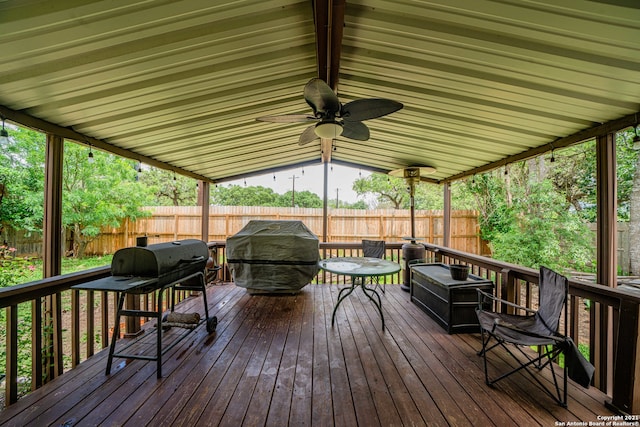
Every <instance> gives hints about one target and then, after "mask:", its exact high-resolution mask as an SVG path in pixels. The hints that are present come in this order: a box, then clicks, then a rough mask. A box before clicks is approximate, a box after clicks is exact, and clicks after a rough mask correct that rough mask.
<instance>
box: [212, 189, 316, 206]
mask: <svg viewBox="0 0 640 427" xmlns="http://www.w3.org/2000/svg"><path fill="white" fill-rule="evenodd" d="M211 193H212V194H211V203H212V204H214V205H220V206H279V207H288V206H291V205H292V203H294V204H295V206H297V207H301V208H320V207H322V199H321V198H320V197H319V196H318V195H317V194H315V193H312V192H310V191H307V190H305V191H296V192H295V194H293V193H292V192H291V191H287V192H286V193H284V194H278V193H276V192H275V191H273V190H272V189H271V188H266V187H262V186H255V187H254V186H251V187H243V186H240V185H230V186H229V187H224V186H222V185H220V186H217V187H215V188H213V189H212V192H211Z"/></svg>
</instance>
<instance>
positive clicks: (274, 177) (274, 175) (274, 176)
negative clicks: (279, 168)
mask: <svg viewBox="0 0 640 427" xmlns="http://www.w3.org/2000/svg"><path fill="white" fill-rule="evenodd" d="M273 180H274V181H275V180H276V174H275V173H274V174H273Z"/></svg>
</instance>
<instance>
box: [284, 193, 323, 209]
mask: <svg viewBox="0 0 640 427" xmlns="http://www.w3.org/2000/svg"><path fill="white" fill-rule="evenodd" d="M292 200H293V201H294V202H295V206H296V207H299V208H321V207H322V199H321V198H320V196H318V195H317V194H316V193H312V192H311V191H308V190H303V191H296V193H295V196H294V195H293V192H292V191H287V192H286V193H284V194H283V195H282V196H281V197H280V200H279V205H278V206H282V207H285V206H291V201H292Z"/></svg>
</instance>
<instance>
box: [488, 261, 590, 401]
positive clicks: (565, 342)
mask: <svg viewBox="0 0 640 427" xmlns="http://www.w3.org/2000/svg"><path fill="white" fill-rule="evenodd" d="M568 288H569V282H568V280H567V278H566V277H564V276H562V275H560V274H558V273H556V272H554V271H553V270H550V269H548V268H546V267H540V283H539V297H540V303H539V307H538V310H537V311H536V310H531V309H529V308H526V307H522V306H519V305H517V304H513V303H511V302H508V301H505V300H501V299H499V298H496V297H494V296H493V295H491V294H487V293H486V292H483V291H481V290H478V298H479V304H478V308H477V309H476V313H477V315H478V320H479V322H480V331H481V334H482V350H480V351H479V352H478V354H479V355H481V356H482V357H483V359H484V372H485V381H486V383H487V385H490V386H491V385H493V384H495V383H496V382H498V381H500V380H502V379H503V378H506V377H508V376H510V375H511V374H513V373H516V372H519V371H521V370H525V371H527V372H528V373H529V374H530V375H531V377H532V378H533V379H534V380H535V381H536V382H537V383H538V384H539V385H540V386H541V387H542V389H543V390H544V391H545V392H546V393H547V394H549V396H551V397H552V398H553V399H554V400H555V401H556V402H558V403H559V404H560V405H561V406H564V407H566V406H567V371H568V369H569V376H570V377H571V378H572V379H574V380H576V381H577V382H578V383H579V384H581V385H582V386H584V387H588V385H589V382H590V381H591V377H592V376H593V366H592V365H591V364H590V363H589V362H588V361H587V360H586V359H584V357H583V356H582V355H581V354H580V352H579V351H578V349H577V347H576V345H575V344H574V343H573V341H572V340H571V338H569V337H567V313H566V310H563V308H564V306H565V303H566V301H567V296H568ZM489 301H493V302H495V307H501V306H502V304H506V305H508V306H511V307H514V308H516V312H525V313H526V314H523V315H520V314H504V313H496V312H492V311H487V310H486V309H487V307H491V306H493V304H491V303H488V302H489ZM519 310H520V311H519ZM563 312H564V322H562V326H563V333H560V332H558V329H559V327H560V325H561V322H560V316H561V315H562V313H563ZM492 340H493V341H495V342H494V343H492V345H490V343H491V342H492ZM533 346H535V347H537V348H538V352H537V354H534V353H533V351H531V350H530V349H529V350H526V351H525V350H524V348H525V347H533ZM496 347H501V348H504V349H505V350H506V351H507V353H508V354H510V355H511V356H512V357H513V358H514V359H515V360H516V361H517V362H518V367H516V368H514V369H511V370H509V371H508V372H505V373H502V374H500V375H498V376H497V377H496V378H493V379H489V373H488V370H487V353H488V352H489V351H490V350H492V349H494V348H496ZM514 348H515V349H517V350H518V352H517V353H516V352H514V351H513V349H514ZM561 353H564V354H565V363H564V367H563V368H560V367H559V366H557V364H556V363H554V361H555V359H556V358H557V357H558V356H559V355H560V354H561ZM545 367H548V368H549V370H550V371H551V376H552V379H553V387H550V386H547V385H545V384H544V383H543V381H542V380H541V379H540V378H539V376H538V375H536V372H535V371H534V370H532V368H535V369H536V370H537V371H541V370H542V369H543V368H545ZM559 371H562V382H563V385H562V387H560V384H559V378H558V377H559V376H560V372H559ZM553 388H555V390H553Z"/></svg>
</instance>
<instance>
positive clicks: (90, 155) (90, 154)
mask: <svg viewBox="0 0 640 427" xmlns="http://www.w3.org/2000/svg"><path fill="white" fill-rule="evenodd" d="M95 160H96V159H94V158H93V151H91V144H89V154H88V155H87V161H88V162H89V163H93V162H94V161H95Z"/></svg>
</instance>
